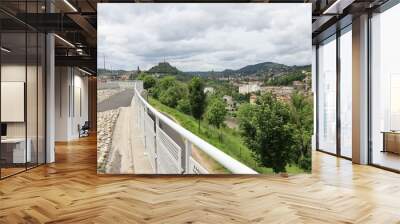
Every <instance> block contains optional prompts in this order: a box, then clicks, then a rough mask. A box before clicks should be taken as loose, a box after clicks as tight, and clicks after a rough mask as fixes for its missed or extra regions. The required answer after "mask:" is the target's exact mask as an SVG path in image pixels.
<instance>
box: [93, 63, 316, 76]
mask: <svg viewBox="0 0 400 224" xmlns="http://www.w3.org/2000/svg"><path fill="white" fill-rule="evenodd" d="M299 70H311V65H304V66H296V65H294V66H288V65H284V64H279V63H274V62H262V63H258V64H253V65H247V66H244V67H242V68H240V69H236V70H234V69H225V70H223V71H190V72H182V71H180V70H179V69H177V68H176V67H174V66H172V65H171V64H169V63H168V62H160V63H158V64H157V65H155V66H153V67H152V68H150V69H149V70H148V71H147V73H151V74H158V75H166V74H170V75H176V76H180V77H184V76H189V77H191V76H205V77H224V76H269V77H275V76H280V75H281V74H285V73H288V72H293V71H299ZM129 72H136V70H133V71H125V70H113V71H111V70H104V69H98V73H99V74H111V73H112V74H116V75H120V74H124V73H129ZM187 78H188V77H187Z"/></svg>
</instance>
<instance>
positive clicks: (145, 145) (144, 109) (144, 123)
mask: <svg viewBox="0 0 400 224" xmlns="http://www.w3.org/2000/svg"><path fill="white" fill-rule="evenodd" d="M142 115H143V116H142V120H143V136H144V148H145V149H146V150H147V136H146V119H145V118H146V107H145V106H143V110H142Z"/></svg>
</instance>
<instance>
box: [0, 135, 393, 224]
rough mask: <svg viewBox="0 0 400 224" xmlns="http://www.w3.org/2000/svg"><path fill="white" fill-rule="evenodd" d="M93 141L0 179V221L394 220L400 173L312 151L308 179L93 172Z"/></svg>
mask: <svg viewBox="0 0 400 224" xmlns="http://www.w3.org/2000/svg"><path fill="white" fill-rule="evenodd" d="M95 146H96V142H95V139H94V138H86V139H84V140H82V141H79V142H73V143H70V144H59V145H57V154H56V155H57V157H56V158H57V162H56V163H55V164H51V165H47V166H42V167H39V168H36V169H33V170H30V171H28V172H26V173H22V174H20V175H17V176H14V177H11V178H8V179H5V180H2V181H0V223H43V222H48V223H374V224H375V223H400V221H399V220H400V175H398V174H395V173H390V172H387V171H383V170H379V169H377V168H373V167H368V166H358V165H352V164H351V163H350V162H349V161H347V160H343V159H337V158H335V157H333V156H329V155H326V154H322V153H318V152H316V153H314V155H313V160H314V161H313V168H314V172H313V174H312V175H297V176H290V177H289V178H284V177H279V176H254V177H252V176H240V177H237V176H236V177H232V176H231V177H189V178H188V177H157V178H154V177H145V176H141V177H139V176H99V175H97V174H96V147H95Z"/></svg>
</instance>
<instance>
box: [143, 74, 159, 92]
mask: <svg viewBox="0 0 400 224" xmlns="http://www.w3.org/2000/svg"><path fill="white" fill-rule="evenodd" d="M156 83H157V80H156V79H155V78H154V77H153V76H151V75H146V76H144V77H143V88H144V89H150V88H153V87H154V86H155V85H156Z"/></svg>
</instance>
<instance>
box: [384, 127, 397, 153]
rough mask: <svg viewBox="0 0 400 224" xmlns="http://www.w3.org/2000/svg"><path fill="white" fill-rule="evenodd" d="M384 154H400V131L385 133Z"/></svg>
mask: <svg viewBox="0 0 400 224" xmlns="http://www.w3.org/2000/svg"><path fill="white" fill-rule="evenodd" d="M382 134H383V150H382V152H392V153H396V154H400V131H383V132H382Z"/></svg>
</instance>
